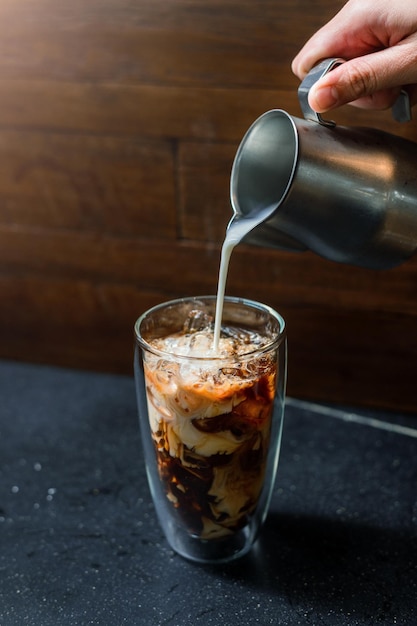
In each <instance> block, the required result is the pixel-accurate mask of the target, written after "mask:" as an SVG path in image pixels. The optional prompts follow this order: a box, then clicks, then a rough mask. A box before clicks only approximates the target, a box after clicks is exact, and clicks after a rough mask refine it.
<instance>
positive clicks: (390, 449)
mask: <svg viewBox="0 0 417 626" xmlns="http://www.w3.org/2000/svg"><path fill="white" fill-rule="evenodd" d="M0 393H1V413H0V625H1V626H24V625H28V626H49V625H51V626H59V625H61V624H65V625H66V624H68V625H71V626H77V625H83V626H84V625H88V624H100V625H101V624H103V625H106V626H107V625H110V626H121V625H124V624H129V625H137V624H143V625H146V626H152V625H158V626H162V625H170V626H195V625H198V624H204V625H205V626H217V625H218V626H235V625H239V626H246V625H248V626H249V625H250V626H253V625H255V624H265V625H266V624H277V625H282V626H284V625H287V624H288V625H290V626H295V625H297V624H313V625H318V626H319V625H329V626H339V625H343V626H346V625H356V624H360V625H362V624H369V625H375V624H404V625H405V624H406V625H407V626H411V625H414V624H417V608H416V607H417V417H412V416H408V417H407V416H396V415H386V414H382V413H378V412H375V413H371V412H361V413H359V414H358V413H352V412H346V411H344V410H342V409H341V408H339V409H337V410H336V409H333V408H329V407H325V406H317V405H310V404H307V403H304V402H298V401H296V400H293V399H290V400H289V401H288V406H287V411H286V422H285V426H284V436H283V444H282V452H281V460H280V466H279V469H278V476H277V481H276V485H275V490H274V496H273V499H272V504H271V509H270V514H269V516H268V519H267V522H266V525H265V527H264V530H263V533H262V536H261V538H260V540H259V541H258V543H257V545H256V546H255V549H254V550H253V552H252V553H251V554H250V555H249V556H248V557H245V558H244V559H242V560H240V561H237V562H236V563H234V564H231V565H228V566H218V567H213V566H210V567H207V566H201V565H195V564H192V563H189V562H187V561H185V560H184V559H182V558H181V557H179V556H177V555H176V554H174V553H173V552H172V550H171V549H170V548H169V547H168V546H167V544H166V543H165V540H164V538H163V536H162V533H161V531H160V529H159V526H158V524H157V521H156V518H155V514H154V510H153V505H152V502H151V498H150V494H149V491H148V487H147V483H146V478H145V470H144V464H143V458H142V450H141V442H140V437H139V429H138V425H137V412H136V399H135V391H134V383H133V379H132V378H130V377H121V376H111V375H102V374H94V373H85V372H76V371H69V370H64V369H58V368H52V367H40V366H34V365H29V364H26V365H25V364H17V363H8V362H0Z"/></svg>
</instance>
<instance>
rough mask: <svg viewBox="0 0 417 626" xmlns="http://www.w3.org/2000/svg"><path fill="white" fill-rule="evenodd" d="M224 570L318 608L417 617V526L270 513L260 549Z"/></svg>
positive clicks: (374, 616) (379, 618) (374, 617)
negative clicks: (372, 524)
mask: <svg viewBox="0 0 417 626" xmlns="http://www.w3.org/2000/svg"><path fill="white" fill-rule="evenodd" d="M223 572H224V574H225V575H226V576H228V577H231V578H234V579H236V580H239V581H240V583H241V584H244V585H248V586H250V587H253V588H262V589H263V590H265V591H266V592H268V593H271V594H273V593H274V592H275V593H277V592H279V594H280V595H283V594H284V595H286V597H287V598H288V601H289V602H290V603H294V604H300V605H303V606H305V605H306V603H308V604H309V606H310V607H311V609H312V610H316V611H317V610H321V611H323V610H326V611H335V612H339V611H340V612H343V613H344V614H350V615H352V616H355V615H356V616H359V615H360V616H362V617H366V618H367V619H370V620H371V621H372V623H382V622H383V620H384V619H388V618H389V619H392V618H394V617H396V616H398V615H400V616H401V620H397V621H396V622H394V623H397V624H400V623H401V624H402V623H407V624H411V623H417V616H416V613H415V611H416V610H417V609H416V600H415V599H416V597H417V596H416V590H417V532H416V533H414V534H412V531H409V532H408V533H407V532H404V533H400V532H397V531H395V530H382V529H379V528H373V527H370V526H364V525H360V524H359V523H353V522H343V521H337V520H329V519H326V518H320V517H312V516H304V517H303V516H291V515H279V514H273V513H271V514H270V516H269V517H268V520H267V523H266V524H265V526H264V529H263V532H262V535H261V537H260V539H259V540H258V542H257V544H256V546H255V547H254V549H253V551H252V552H251V553H250V554H249V555H248V556H247V557H245V558H244V559H242V560H240V561H237V562H236V563H232V564H229V565H228V566H227V567H225V568H224V570H223ZM407 616H408V617H407ZM412 616H414V618H415V619H416V622H414V621H413V617H412ZM403 619H405V621H404V622H403V621H402V620H403ZM410 620H411V621H410ZM389 623H393V622H392V621H390V622H389Z"/></svg>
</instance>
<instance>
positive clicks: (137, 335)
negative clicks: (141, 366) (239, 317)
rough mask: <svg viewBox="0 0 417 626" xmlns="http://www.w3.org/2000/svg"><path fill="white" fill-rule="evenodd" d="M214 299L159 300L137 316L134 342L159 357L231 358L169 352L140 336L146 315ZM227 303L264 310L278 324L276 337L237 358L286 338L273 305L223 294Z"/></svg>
mask: <svg viewBox="0 0 417 626" xmlns="http://www.w3.org/2000/svg"><path fill="white" fill-rule="evenodd" d="M216 299H217V296H215V295H203V296H184V297H182V298H174V299H173V300H165V301H164V302H161V303H159V304H156V305H155V306H153V307H150V308H149V309H147V310H146V311H145V312H144V313H142V315H140V316H139V317H138V319H137V320H136V322H135V324H134V333H135V339H136V342H137V343H138V344H139V346H140V347H141V348H142V349H144V350H146V351H147V352H151V353H152V354H154V355H156V356H159V357H161V358H167V357H168V358H172V357H175V358H176V359H181V360H187V361H226V360H228V359H230V358H231V357H230V355H228V356H216V355H214V354H212V355H208V356H193V355H186V354H177V353H176V352H170V351H167V350H160V349H159V348H155V347H154V346H152V345H151V344H150V343H148V342H147V341H146V339H144V338H143V337H142V335H141V332H140V327H141V325H142V323H143V321H144V320H145V319H146V318H147V317H149V316H150V315H152V314H153V313H156V312H158V311H161V310H162V309H165V308H167V307H169V306H175V305H179V304H185V303H187V302H193V301H196V302H198V301H199V300H201V301H207V300H209V301H214V302H215V301H216ZM227 303H230V304H238V305H244V306H246V307H248V308H251V309H255V310H256V309H258V310H260V311H263V312H266V313H268V314H269V315H270V316H271V318H273V319H274V320H276V321H277V322H278V325H279V332H278V333H277V335H276V337H274V338H272V339H271V340H270V341H268V343H266V344H265V345H264V346H262V347H260V348H255V349H254V350H249V351H248V352H244V353H243V354H239V356H238V358H239V359H246V358H248V357H253V356H255V355H260V354H263V353H264V352H268V351H270V350H271V349H273V348H277V347H278V346H279V345H280V344H281V343H282V342H283V341H284V339H285V338H286V323H285V320H284V318H283V317H282V315H281V314H280V313H278V311H276V310H275V309H274V308H273V307H271V306H269V305H268V304H263V303H262V302H258V301H256V300H251V299H248V298H240V297H235V296H225V297H224V304H227Z"/></svg>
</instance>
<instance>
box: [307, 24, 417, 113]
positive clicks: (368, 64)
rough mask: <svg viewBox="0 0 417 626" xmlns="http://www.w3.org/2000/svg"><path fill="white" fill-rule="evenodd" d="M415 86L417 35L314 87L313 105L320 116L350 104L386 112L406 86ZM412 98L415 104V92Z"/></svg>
mask: <svg viewBox="0 0 417 626" xmlns="http://www.w3.org/2000/svg"><path fill="white" fill-rule="evenodd" d="M415 84H417V35H414V36H412V37H409V38H408V39H407V40H404V41H403V42H401V43H400V44H398V45H397V46H394V47H392V48H387V49H385V50H381V51H378V52H375V53H372V54H368V55H365V56H362V57H358V58H355V59H351V60H350V61H346V63H343V64H342V65H339V66H338V67H336V68H335V69H334V70H332V71H331V72H329V73H328V74H326V75H325V76H323V77H322V78H321V79H320V80H319V81H317V83H315V84H314V85H313V86H312V88H311V89H310V92H309V104H310V106H311V107H312V108H313V109H314V110H315V111H317V112H318V113H322V112H325V111H329V110H331V109H334V108H336V107H339V106H341V105H343V104H347V103H356V105H357V106H361V107H362V108H374V109H384V108H387V107H389V106H391V105H392V103H393V102H394V101H395V99H396V97H397V96H398V92H399V89H400V88H401V87H402V86H403V85H410V86H413V85H415ZM411 95H412V98H413V100H414V98H415V90H414V89H411ZM413 103H414V102H413Z"/></svg>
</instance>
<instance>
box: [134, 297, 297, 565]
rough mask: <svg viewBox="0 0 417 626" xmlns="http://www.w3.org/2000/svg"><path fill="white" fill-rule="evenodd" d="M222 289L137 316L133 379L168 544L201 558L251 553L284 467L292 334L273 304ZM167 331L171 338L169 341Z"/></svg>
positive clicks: (223, 559) (157, 506)
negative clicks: (217, 328) (218, 314)
mask: <svg viewBox="0 0 417 626" xmlns="http://www.w3.org/2000/svg"><path fill="white" fill-rule="evenodd" d="M215 307H216V297H215V296H204V297H197V298H184V299H180V300H173V301H171V302H166V303H164V304H161V305H159V306H156V307H154V308H152V309H150V310H149V311H147V312H146V313H144V314H143V315H142V316H141V317H140V318H139V319H138V320H137V322H136V324H135V336H136V349H135V381H136V393H137V401H138V409H139V421H140V426H141V435H142V442H143V449H144V454H145V463H146V469H147V475H148V481H149V486H150V491H151V494H152V498H153V502H154V505H155V509H156V512H157V515H158V519H159V522H160V525H161V527H162V529H163V531H164V533H165V536H166V538H167V541H168V543H169V544H170V545H171V547H172V548H173V549H174V550H175V551H176V552H178V553H179V554H180V555H182V556H183V557H186V558H188V559H191V560H193V561H199V562H203V563H215V562H217V563H225V562H228V561H231V560H233V559H236V558H237V557H239V556H243V555H244V554H246V553H247V552H248V551H249V550H250V548H251V546H252V545H253V543H254V541H255V540H256V538H257V536H258V533H259V530H260V528H261V526H262V523H263V522H264V520H265V518H266V515H267V511H268V507H269V502H270V498H271V494H272V489H273V485H274V481H275V475H276V470H277V465H278V458H279V450H280V442H281V432H282V424H283V416H284V399H285V384H286V361H287V355H286V334H285V323H284V320H283V318H282V317H281V316H280V315H279V314H278V313H277V312H276V311H274V310H273V309H271V308H269V307H267V306H265V305H263V304H259V303H257V302H252V301H249V300H244V299H238V298H230V297H227V298H225V302H224V310H223V317H222V334H221V337H222V338H221V344H220V345H219V349H218V351H216V352H213V346H212V340H213V321H214V314H215ZM167 337H168V339H167Z"/></svg>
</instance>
